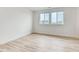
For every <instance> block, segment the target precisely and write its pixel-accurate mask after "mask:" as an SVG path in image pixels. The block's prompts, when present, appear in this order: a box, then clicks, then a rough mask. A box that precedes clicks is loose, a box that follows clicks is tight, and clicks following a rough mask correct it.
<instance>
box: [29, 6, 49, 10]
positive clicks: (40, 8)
mask: <svg viewBox="0 0 79 59" xmlns="http://www.w3.org/2000/svg"><path fill="white" fill-rule="evenodd" d="M48 8H49V7H28V9H30V10H32V11H39V10H44V9H48Z"/></svg>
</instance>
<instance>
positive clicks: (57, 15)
mask: <svg viewBox="0 0 79 59" xmlns="http://www.w3.org/2000/svg"><path fill="white" fill-rule="evenodd" d="M63 20H64V12H52V13H51V24H64V21H63Z"/></svg>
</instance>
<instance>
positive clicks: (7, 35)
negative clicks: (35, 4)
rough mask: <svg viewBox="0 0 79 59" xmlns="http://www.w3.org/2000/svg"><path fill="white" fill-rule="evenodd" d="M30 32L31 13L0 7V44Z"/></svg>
mask: <svg viewBox="0 0 79 59" xmlns="http://www.w3.org/2000/svg"><path fill="white" fill-rule="evenodd" d="M31 32H32V12H31V11H29V10H28V9H26V8H8V7H5V8H2V7H0V44H3V43H6V42H8V41H11V40H15V39H17V38H19V37H22V36H25V35H28V34H30V33H31Z"/></svg>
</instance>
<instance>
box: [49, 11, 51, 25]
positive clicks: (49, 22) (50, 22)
mask: <svg viewBox="0 0 79 59" xmlns="http://www.w3.org/2000/svg"><path fill="white" fill-rule="evenodd" d="M49 24H51V12H49Z"/></svg>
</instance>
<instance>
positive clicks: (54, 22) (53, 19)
mask: <svg viewBox="0 0 79 59" xmlns="http://www.w3.org/2000/svg"><path fill="white" fill-rule="evenodd" d="M56 23H57V20H56V12H53V13H51V24H56Z"/></svg>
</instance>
